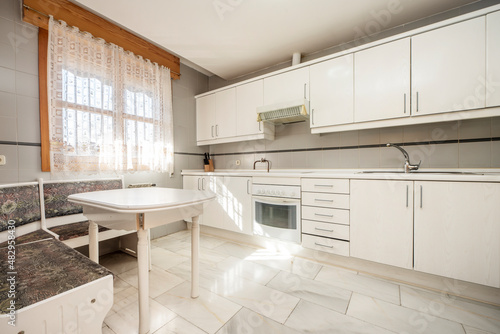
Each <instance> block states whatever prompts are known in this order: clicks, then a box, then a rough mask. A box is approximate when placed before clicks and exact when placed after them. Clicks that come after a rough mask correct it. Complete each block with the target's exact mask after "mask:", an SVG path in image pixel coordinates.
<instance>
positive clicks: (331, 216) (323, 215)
mask: <svg viewBox="0 0 500 334" xmlns="http://www.w3.org/2000/svg"><path fill="white" fill-rule="evenodd" d="M314 215H315V216H320V217H328V218H333V215H325V214H323V213H314Z"/></svg>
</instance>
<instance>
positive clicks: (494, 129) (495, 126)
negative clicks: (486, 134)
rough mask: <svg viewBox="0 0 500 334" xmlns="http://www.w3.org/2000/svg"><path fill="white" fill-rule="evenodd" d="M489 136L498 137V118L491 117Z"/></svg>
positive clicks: (499, 123) (499, 131) (499, 130)
mask: <svg viewBox="0 0 500 334" xmlns="http://www.w3.org/2000/svg"><path fill="white" fill-rule="evenodd" d="M491 136H492V137H500V117H493V118H492V119H491Z"/></svg>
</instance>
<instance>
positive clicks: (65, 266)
mask: <svg viewBox="0 0 500 334" xmlns="http://www.w3.org/2000/svg"><path fill="white" fill-rule="evenodd" d="M7 258H8V253H7V248H3V249H0V314H6V313H8V309H7V308H8V306H9V304H10V299H9V298H8V292H9V284H8V281H7V273H8V272H11V271H12V269H10V268H9V264H8V263H7ZM15 271H17V276H16V284H17V286H16V288H17V289H16V290H17V293H16V296H15V302H16V309H17V310H19V309H22V308H24V307H27V306H29V305H33V304H35V303H38V302H40V301H42V300H45V299H47V298H50V297H53V296H56V295H58V294H61V293H63V292H66V291H69V290H71V289H74V288H77V287H79V286H82V285H84V284H87V283H90V282H92V281H94V280H97V279H99V278H102V277H105V276H108V275H112V273H111V272H110V271H108V270H107V269H106V268H104V267H103V266H101V265H99V264H97V263H95V262H93V261H91V260H90V259H89V258H87V257H86V256H84V255H82V254H80V253H78V252H77V251H75V250H74V249H72V248H70V247H68V246H66V245H65V244H64V243H62V242H60V241H57V240H54V239H49V240H43V241H38V242H34V243H27V244H23V245H17V246H16V262H15Z"/></svg>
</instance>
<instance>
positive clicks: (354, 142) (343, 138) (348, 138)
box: [340, 131, 359, 147]
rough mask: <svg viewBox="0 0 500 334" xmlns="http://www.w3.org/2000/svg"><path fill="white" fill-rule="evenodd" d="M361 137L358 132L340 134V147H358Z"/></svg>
mask: <svg viewBox="0 0 500 334" xmlns="http://www.w3.org/2000/svg"><path fill="white" fill-rule="evenodd" d="M358 145H359V136H358V131H347V132H341V133H340V146H341V147H344V146H358Z"/></svg>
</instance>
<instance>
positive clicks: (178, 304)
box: [156, 282, 241, 333]
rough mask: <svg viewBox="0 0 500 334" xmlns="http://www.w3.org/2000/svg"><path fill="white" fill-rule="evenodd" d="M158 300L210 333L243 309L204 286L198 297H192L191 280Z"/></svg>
mask: <svg viewBox="0 0 500 334" xmlns="http://www.w3.org/2000/svg"><path fill="white" fill-rule="evenodd" d="M156 300H157V301H158V302H159V303H161V304H162V305H165V306H166V307H168V308H169V309H170V310H172V311H173V312H175V313H176V314H177V315H179V316H181V317H183V318H184V319H186V320H187V321H189V322H190V323H192V324H193V325H195V326H196V327H198V328H201V329H202V330H204V331H206V332H208V333H215V332H216V331H217V330H219V328H221V327H222V326H223V325H224V324H225V323H226V322H227V321H228V320H229V319H231V317H232V316H233V315H235V314H236V312H238V311H239V310H240V309H241V306H240V305H238V304H235V303H233V302H231V301H229V300H227V299H225V298H223V297H221V296H218V295H216V294H215V293H212V292H210V291H208V290H205V289H203V288H200V296H199V297H198V298H195V299H193V298H191V284H190V283H189V282H184V283H182V284H180V285H178V286H176V287H175V288H173V289H171V290H169V291H167V292H166V293H164V294H162V295H160V296H159V297H157V298H156Z"/></svg>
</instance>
